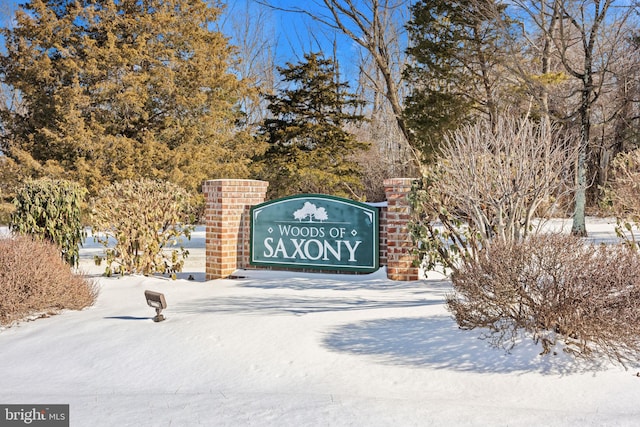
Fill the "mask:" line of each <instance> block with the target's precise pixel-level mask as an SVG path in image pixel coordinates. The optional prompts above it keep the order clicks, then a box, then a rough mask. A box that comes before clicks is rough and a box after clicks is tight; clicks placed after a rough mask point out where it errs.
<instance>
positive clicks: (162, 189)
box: [91, 179, 193, 277]
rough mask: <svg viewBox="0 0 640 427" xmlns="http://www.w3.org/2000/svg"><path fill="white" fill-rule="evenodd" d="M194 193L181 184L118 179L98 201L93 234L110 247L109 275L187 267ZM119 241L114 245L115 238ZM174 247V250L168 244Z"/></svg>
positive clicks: (175, 269) (107, 273)
mask: <svg viewBox="0 0 640 427" xmlns="http://www.w3.org/2000/svg"><path fill="white" fill-rule="evenodd" d="M190 200H191V197H190V195H189V193H187V192H186V190H184V189H182V188H180V187H179V186H177V185H175V184H172V183H169V182H162V181H153V180H150V179H142V180H139V181H131V180H127V181H123V182H120V183H114V184H112V185H110V186H109V187H107V188H105V189H103V190H102V191H100V193H99V194H98V197H97V198H96V199H95V200H94V202H93V209H92V219H91V222H92V232H93V235H94V238H95V239H96V240H97V241H98V242H99V243H101V244H102V245H103V246H105V252H106V262H107V267H106V269H105V274H106V275H107V276H111V275H112V274H131V273H142V274H145V275H148V274H153V273H170V274H172V275H173V277H175V272H179V271H182V266H183V265H184V259H185V258H186V257H187V256H188V255H189V252H188V251H187V250H185V249H184V247H183V246H182V245H181V242H182V240H181V237H182V236H185V237H186V238H189V237H190V236H191V231H192V230H193V227H192V226H190V225H189V224H191V223H192V222H193V220H192V218H191V215H192V212H193V211H192V206H191V202H190ZM110 238H111V239H114V240H115V241H116V243H115V247H113V248H109V247H108V246H109V239H110ZM169 247H173V248H174V249H172V250H170V251H168V252H167V251H165V248H169Z"/></svg>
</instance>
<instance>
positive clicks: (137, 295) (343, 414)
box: [0, 219, 640, 426]
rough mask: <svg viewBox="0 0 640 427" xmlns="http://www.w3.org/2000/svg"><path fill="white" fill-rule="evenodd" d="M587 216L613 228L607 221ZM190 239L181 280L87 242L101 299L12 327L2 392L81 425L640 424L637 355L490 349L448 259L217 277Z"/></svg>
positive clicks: (199, 241)
mask: <svg viewBox="0 0 640 427" xmlns="http://www.w3.org/2000/svg"><path fill="white" fill-rule="evenodd" d="M553 225H554V226H557V227H558V228H562V227H566V226H567V222H564V223H562V222H557V221H556V222H554V223H553ZM569 225H570V224H569ZM588 230H589V231H590V233H591V235H592V236H594V239H595V240H596V241H608V240H611V239H613V238H614V233H613V231H612V230H613V224H612V222H611V221H610V220H609V221H608V220H593V219H590V220H589V223H588ZM189 246H190V249H189V250H190V252H191V256H190V257H189V259H188V260H187V262H186V265H185V271H184V273H181V274H180V275H179V278H178V280H175V281H174V280H169V279H166V278H161V277H143V276H131V277H124V278H106V277H101V276H100V273H101V271H102V269H103V268H104V266H103V267H97V266H95V265H94V264H93V260H92V258H93V255H94V254H97V253H100V250H99V248H98V247H97V246H96V245H95V244H93V243H92V242H91V241H90V240H89V241H87V245H86V246H85V247H84V248H83V249H82V261H81V266H82V268H83V269H84V270H85V271H86V272H88V274H90V275H91V276H93V277H94V280H97V281H98V282H99V286H100V288H101V292H100V296H99V298H98V301H97V303H96V304H95V305H94V306H93V307H90V308H88V309H86V310H83V311H67V312H64V313H62V314H60V315H56V316H52V317H50V318H45V319H38V320H36V321H32V322H23V323H20V324H18V325H15V326H13V327H10V328H5V329H4V330H1V331H0V403H1V404H12V403H15V404H27V403H28V404H69V405H70V420H71V425H72V426H198V425H204V426H459V425H478V426H480V425H482V426H485V425H491V426H503V425H504V426H507V425H508V426H538V425H545V426H573V425H580V426H604V425H607V426H614V425H615V426H627V425H629V426H631V425H637V423H638V418H639V417H640V405H639V404H638V403H639V402H640V377H638V376H637V375H636V374H637V372H638V370H639V369H640V368H639V367H638V366H632V367H631V368H630V369H628V370H625V369H623V368H622V367H620V366H616V365H612V364H610V363H608V362H606V361H603V362H600V363H595V364H594V363H591V364H590V363H585V362H576V361H575V360H573V359H571V358H570V357H568V356H566V355H564V354H562V353H560V354H558V355H555V356H554V355H547V356H540V355H539V353H540V348H539V347H537V346H536V345H534V344H533V343H532V342H530V341H527V340H525V341H523V342H522V343H520V344H519V345H518V346H516V347H515V348H514V349H513V350H512V351H511V352H510V353H506V352H505V351H504V350H500V349H494V348H491V347H489V345H488V343H487V341H484V340H482V339H480V336H481V331H462V330H459V329H458V328H457V326H456V324H455V322H454V321H453V320H452V319H451V317H450V314H449V313H448V312H447V311H446V309H445V306H444V300H445V296H446V294H447V292H449V291H450V282H449V281H447V280H446V278H444V277H442V276H441V275H438V274H437V273H435V274H431V273H430V274H428V276H427V277H428V278H427V279H425V280H421V281H417V282H392V281H388V280H387V279H386V275H385V272H384V271H383V270H381V271H378V272H376V273H374V274H369V275H358V276H351V275H329V274H312V273H294V272H273V271H248V270H247V271H238V272H237V273H236V275H237V276H239V277H242V278H238V279H225V280H213V281H205V280H204V230H203V229H202V228H198V229H197V230H196V232H195V233H194V236H193V239H192V240H191V241H190V242H189ZM189 275H192V276H193V277H194V278H195V280H186V278H187V277H188V276H189ZM147 289H148V290H153V291H157V292H162V293H164V294H165V296H166V300H167V304H168V307H167V309H166V310H164V312H163V314H165V316H166V318H167V320H165V321H164V322H160V323H154V322H153V321H152V320H151V318H152V317H153V316H154V315H155V311H154V310H153V309H152V308H150V307H148V306H147V305H146V302H145V300H144V291H145V290H147Z"/></svg>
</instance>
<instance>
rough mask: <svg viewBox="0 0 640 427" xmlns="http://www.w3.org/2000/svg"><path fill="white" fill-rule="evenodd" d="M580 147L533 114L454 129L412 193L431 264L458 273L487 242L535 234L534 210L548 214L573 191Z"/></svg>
mask: <svg viewBox="0 0 640 427" xmlns="http://www.w3.org/2000/svg"><path fill="white" fill-rule="evenodd" d="M575 150H576V148H575V144H570V143H569V142H568V141H567V140H565V139H563V138H562V137H560V135H557V134H556V133H555V132H554V131H553V129H551V128H549V127H548V126H546V125H545V123H544V122H542V123H540V124H536V123H534V122H532V121H530V120H527V119H516V118H512V117H503V118H500V119H499V120H497V121H496V122H495V123H494V124H492V123H489V122H486V121H481V122H478V123H476V124H474V125H469V126H464V127H462V128H460V129H459V130H457V131H456V132H455V133H453V134H452V135H451V136H450V137H449V138H447V140H446V143H445V144H444V148H443V151H442V156H441V159H440V161H439V163H438V164H437V165H436V166H435V167H434V168H432V169H431V170H429V171H427V173H425V175H424V177H423V180H422V181H421V182H418V183H417V185H416V187H415V188H414V190H413V191H412V194H411V196H410V199H411V201H412V208H413V212H414V214H415V215H414V220H413V222H412V225H411V231H412V234H413V236H414V240H415V241H416V242H417V243H418V244H419V247H420V252H421V253H420V255H422V256H423V257H426V259H427V264H428V267H429V268H432V267H434V266H435V265H437V264H439V263H442V264H444V265H445V266H446V267H448V268H450V269H452V270H453V271H455V269H456V268H457V263H458V262H459V260H460V258H461V257H462V258H464V257H465V256H473V254H475V253H477V250H478V248H479V247H480V246H482V245H483V244H482V242H485V241H490V240H494V239H498V240H502V241H517V240H519V239H520V238H521V237H523V236H526V235H528V234H529V233H530V232H531V231H532V229H533V222H532V220H533V218H534V216H546V215H547V214H548V213H549V212H552V211H553V209H554V208H555V207H556V202H557V201H559V200H562V197H560V196H561V195H563V194H567V193H570V192H571V191H572V189H573V187H572V185H571V183H572V181H573V179H572V178H573V177H572V174H571V171H572V165H573V159H574V158H575V156H574V152H575ZM436 222H437V223H439V224H441V227H439V228H438V227H435V226H434V224H435V223H436Z"/></svg>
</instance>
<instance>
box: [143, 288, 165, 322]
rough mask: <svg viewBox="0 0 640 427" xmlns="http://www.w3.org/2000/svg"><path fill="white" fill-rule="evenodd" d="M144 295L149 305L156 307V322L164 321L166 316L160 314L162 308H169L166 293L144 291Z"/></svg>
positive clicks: (154, 319)
mask: <svg viewBox="0 0 640 427" xmlns="http://www.w3.org/2000/svg"><path fill="white" fill-rule="evenodd" d="M144 297H145V298H146V299H147V304H148V305H149V307H153V308H155V309H156V316H155V317H154V318H153V321H154V322H162V321H163V320H164V316H163V315H162V314H160V312H161V311H162V310H164V309H165V308H167V301H166V300H165V299H164V294H161V293H160V292H153V291H144Z"/></svg>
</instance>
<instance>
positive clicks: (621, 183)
mask: <svg viewBox="0 0 640 427" xmlns="http://www.w3.org/2000/svg"><path fill="white" fill-rule="evenodd" d="M604 190H605V191H604V196H605V197H604V203H603V204H604V205H605V206H604V207H605V208H607V209H608V210H609V211H610V212H612V213H613V215H614V216H615V217H616V221H617V225H616V233H617V234H618V236H619V237H620V238H622V239H623V240H624V241H625V242H626V243H627V244H629V245H630V246H632V247H638V245H639V244H640V242H639V241H638V240H639V239H638V236H637V234H638V230H640V149H638V150H634V151H631V152H628V153H620V154H618V155H617V156H616V158H615V159H614V160H613V162H612V163H611V169H610V171H609V179H608V181H607V185H606V187H605V189H604Z"/></svg>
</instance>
